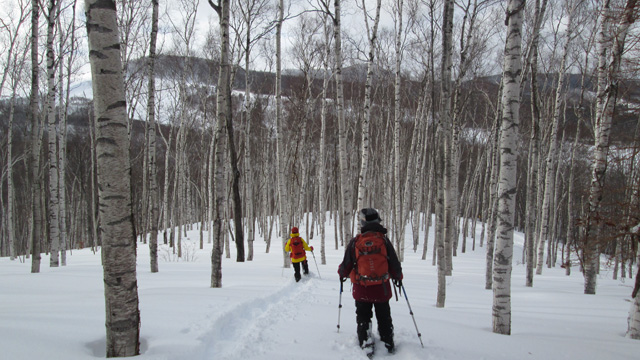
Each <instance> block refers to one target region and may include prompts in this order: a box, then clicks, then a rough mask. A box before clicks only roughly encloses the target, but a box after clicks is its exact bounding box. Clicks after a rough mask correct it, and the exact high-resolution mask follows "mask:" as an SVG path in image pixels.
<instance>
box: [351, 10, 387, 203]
mask: <svg viewBox="0 0 640 360" xmlns="http://www.w3.org/2000/svg"><path fill="white" fill-rule="evenodd" d="M361 5H362V11H363V12H364V23H365V26H366V29H367V39H368V41H369V52H368V53H367V79H366V80H365V85H364V117H363V119H362V131H361V136H362V138H361V143H360V160H361V166H360V175H359V176H358V205H357V207H356V209H363V208H364V207H365V204H364V196H365V193H364V192H365V190H366V188H367V185H368V184H366V183H365V179H366V177H367V171H368V169H369V127H370V125H369V124H370V122H371V96H372V94H371V92H372V87H371V83H372V82H373V67H374V61H375V55H376V46H377V39H378V24H379V23H380V7H381V5H382V1H381V0H376V8H375V15H374V18H373V25H372V27H370V26H369V17H370V15H369V13H368V12H367V5H366V2H365V1H364V0H363V1H362V4H361Z"/></svg>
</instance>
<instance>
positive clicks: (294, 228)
mask: <svg viewBox="0 0 640 360" xmlns="http://www.w3.org/2000/svg"><path fill="white" fill-rule="evenodd" d="M291 233H292V234H297V233H298V228H297V227H295V226H294V227H292V228H291Z"/></svg>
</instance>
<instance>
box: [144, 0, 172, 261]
mask: <svg viewBox="0 0 640 360" xmlns="http://www.w3.org/2000/svg"><path fill="white" fill-rule="evenodd" d="M151 2H152V5H153V9H152V15H151V39H150V42H149V69H148V72H149V74H148V76H149V84H148V91H149V94H148V96H149V97H148V100H147V132H148V134H149V155H148V156H149V158H148V159H149V209H150V210H151V219H150V228H151V232H150V234H149V263H150V264H149V265H150V268H151V269H150V271H151V272H152V273H156V272H158V271H159V269H158V181H157V165H156V156H157V154H156V82H155V65H156V41H157V37H158V8H159V0H151ZM167 155H168V149H167ZM167 158H168V156H167ZM165 172H166V168H165Z"/></svg>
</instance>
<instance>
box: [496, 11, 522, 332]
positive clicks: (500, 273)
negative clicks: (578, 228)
mask: <svg viewBox="0 0 640 360" xmlns="http://www.w3.org/2000/svg"><path fill="white" fill-rule="evenodd" d="M524 5H525V2H524V0H509V3H508V6H507V18H506V21H505V23H506V25H507V38H506V44H505V58H504V71H503V92H502V131H501V138H500V182H499V188H498V219H497V222H498V223H497V230H496V233H497V236H496V243H495V256H494V266H493V332H494V333H497V334H503V335H510V334H511V267H512V265H511V264H512V258H513V228H514V223H513V221H514V218H515V211H516V209H515V197H516V179H517V176H516V170H517V159H518V136H519V134H518V131H519V113H520V74H521V71H522V64H521V41H522V34H521V30H522V18H523V12H524Z"/></svg>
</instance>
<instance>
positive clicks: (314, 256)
mask: <svg viewBox="0 0 640 360" xmlns="http://www.w3.org/2000/svg"><path fill="white" fill-rule="evenodd" d="M311 255H313V262H314V263H315V264H316V270H317V271H318V277H319V278H320V279H322V276H320V269H318V262H317V261H316V254H315V253H314V252H313V250H311Z"/></svg>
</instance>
